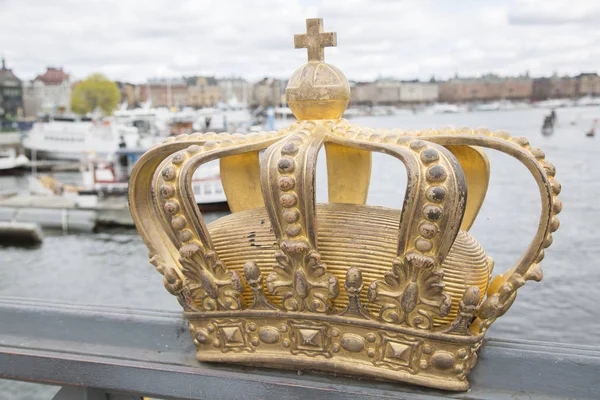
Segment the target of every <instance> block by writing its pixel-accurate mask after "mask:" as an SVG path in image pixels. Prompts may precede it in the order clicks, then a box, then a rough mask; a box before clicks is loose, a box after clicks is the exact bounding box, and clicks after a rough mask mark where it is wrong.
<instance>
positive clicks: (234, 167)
mask: <svg viewBox="0 0 600 400" xmlns="http://www.w3.org/2000/svg"><path fill="white" fill-rule="evenodd" d="M307 28H308V33H307V35H306V36H299V37H297V38H296V39H295V44H296V46H297V47H307V48H308V49H309V64H307V66H310V68H309V67H307V66H304V67H302V68H301V72H300V73H297V74H295V76H294V78H293V79H292V80H291V81H290V82H291V84H290V85H291V87H288V90H287V95H288V99H289V100H290V105H291V107H292V110H293V111H294V113H295V115H296V116H297V117H298V118H299V119H300V121H299V122H296V123H294V124H292V125H291V126H290V127H289V128H286V129H282V130H280V131H278V132H262V133H253V134H249V135H241V134H234V135H230V134H226V133H223V134H216V133H208V134H192V135H189V136H186V135H182V136H178V137H176V138H169V139H167V140H166V141H165V142H164V143H162V144H160V145H157V146H156V147H154V148H153V149H151V150H150V151H148V152H147V153H146V154H145V155H144V156H142V158H141V159H140V160H139V161H138V163H137V164H136V166H135V168H134V172H133V174H132V177H131V182H130V191H129V196H130V208H131V212H132V215H133V218H134V220H135V222H136V225H137V227H138V230H139V232H140V235H141V236H142V238H143V239H144V241H145V243H146V244H147V246H148V248H149V249H150V255H151V259H150V260H151V262H152V264H154V265H155V266H156V268H157V270H158V271H159V272H160V273H161V274H162V275H163V277H164V285H165V287H166V289H167V290H168V291H169V292H170V293H172V294H173V295H175V296H176V297H177V298H178V300H179V302H180V304H181V305H182V307H183V308H184V311H185V316H186V318H187V319H188V320H189V322H190V328H191V331H192V334H193V340H194V343H195V344H196V347H197V353H196V357H197V358H198V360H201V361H219V362H240V363H247V364H252V365H264V366H273V367H282V366H284V367H288V368H294V369H311V370H323V371H331V372H336V373H349V374H357V375H363V376H372V377H375V378H385V379H392V380H400V381H405V382H410V383H416V384H421V385H425V386H430V387H436V388H442V389H448V390H466V389H467V388H468V382H467V379H466V377H467V374H468V373H469V371H470V369H471V368H472V367H473V366H474V365H475V362H476V360H477V354H476V353H477V350H478V349H479V347H480V346H481V344H482V340H483V337H484V334H485V332H486V330H487V329H488V328H489V326H490V325H491V324H492V323H493V322H494V321H495V320H496V318H498V317H499V316H501V315H502V314H504V313H505V312H506V311H507V310H508V308H510V306H511V305H512V302H513V301H514V299H515V296H516V291H517V289H518V288H519V287H521V286H523V285H524V284H525V283H526V282H527V281H529V280H536V281H539V280H540V279H542V271H541V267H540V264H539V263H540V261H541V260H542V258H543V256H544V249H545V248H546V247H548V246H550V244H551V243H552V232H554V231H556V229H558V226H559V222H558V219H557V218H556V214H558V213H559V212H560V211H561V208H562V205H561V203H560V201H559V200H558V199H557V197H556V196H557V195H558V194H559V193H560V184H558V183H557V182H556V181H555V180H554V175H555V169H554V167H553V166H552V164H550V163H549V162H547V161H546V160H545V156H544V153H543V152H542V151H541V150H539V149H537V148H534V147H532V146H530V145H529V142H528V141H527V139H525V138H522V137H515V138H512V137H510V136H509V135H508V134H507V133H506V132H504V131H496V132H491V131H489V130H487V129H478V130H476V131H473V130H472V129H470V128H460V129H458V130H453V129H449V128H446V129H442V130H431V129H430V130H423V131H401V130H392V131H388V130H385V129H377V130H372V129H368V128H363V127H360V126H357V125H352V124H350V123H349V122H347V121H345V120H343V119H339V117H340V116H341V114H342V113H343V110H344V108H345V106H346V103H347V96H346V92H344V90H343V89H344V87H345V86H344V85H347V82H346V80H345V78H343V75H340V74H341V73H340V74H337V72H336V73H331V74H330V73H329V72H331V71H338V70H337V69H333V67H331V66H327V65H326V64H324V63H323V51H322V50H323V49H322V47H324V46H327V45H334V44H335V36H334V35H333V34H323V33H322V22H321V21H320V20H309V21H308V22H307ZM324 66H325V67H324ZM320 68H325V69H323V71H329V72H324V75H325V78H324V79H325V80H328V82H329V83H330V84H331V85H330V86H331V87H327V86H328V85H327V84H325V85H324V84H323V83H324V81H323V80H322V79H321V77H320V75H319V74H315V71H317V70H319V69H320ZM342 78H343V79H342ZM348 94H349V91H348ZM322 147H325V148H326V152H327V156H328V160H327V169H328V184H329V200H330V202H329V203H327V204H319V205H317V204H316V203H315V182H316V178H315V173H316V172H315V170H316V162H317V155H318V153H319V150H320V149H321V148H322ZM484 148H490V149H494V150H498V151H502V152H504V153H507V154H509V155H511V156H513V157H515V158H516V159H518V160H519V161H521V162H522V163H523V164H524V165H525V166H526V167H527V168H528V169H529V171H530V172H531V174H532V175H533V177H534V178H535V180H536V182H537V184H538V188H539V190H540V196H541V199H542V212H541V216H540V221H539V227H538V231H537V232H536V235H535V237H534V238H533V241H532V243H531V244H530V247H529V248H528V250H527V252H526V253H525V254H524V255H523V256H522V257H521V259H520V260H519V261H518V262H517V264H516V265H515V266H514V267H513V268H511V269H509V270H508V272H506V273H504V274H502V275H498V276H496V277H495V278H493V279H491V280H490V277H491V273H492V266H493V262H492V260H491V258H489V257H487V256H486V255H485V253H484V251H483V249H482V248H481V246H480V245H479V244H478V243H477V241H476V240H475V239H474V238H473V237H471V235H470V234H469V233H467V231H468V229H469V228H470V226H471V225H472V223H473V221H474V220H475V218H476V216H477V213H478V211H479V208H480V207H481V204H482V202H483V200H484V197H485V193H486V190H487V185H488V181H489V163H488V160H487V157H486V156H485V153H484V151H483V149H484ZM262 150H264V154H263V155H262V158H261V162H260V163H259V160H258V156H257V154H259V152H260V151H262ZM371 152H382V153H386V154H388V155H391V156H393V157H396V158H398V159H399V160H400V161H401V162H403V163H404V165H405V166H406V171H407V175H408V187H407V190H406V195H405V198H404V204H403V207H402V209H401V210H391V209H385V208H382V207H372V206H366V205H364V202H365V199H366V195H367V191H368V184H369V179H370V165H371V157H370V153H371ZM214 159H221V160H222V161H221V165H222V174H223V181H224V187H225V190H226V194H227V196H228V199H229V201H230V202H231V204H232V210H233V211H234V213H233V214H232V215H230V216H228V217H225V218H223V219H221V220H218V221H215V222H213V223H212V224H210V225H209V226H208V227H207V226H206V225H205V224H204V222H203V219H202V215H201V213H200V211H199V209H198V207H197V205H196V204H195V201H194V196H193V193H192V190H191V179H192V174H193V172H194V170H195V169H196V168H198V167H199V166H200V165H201V164H203V163H206V162H209V161H211V160H214ZM259 164H260V165H259ZM467 192H468V194H469V196H467Z"/></svg>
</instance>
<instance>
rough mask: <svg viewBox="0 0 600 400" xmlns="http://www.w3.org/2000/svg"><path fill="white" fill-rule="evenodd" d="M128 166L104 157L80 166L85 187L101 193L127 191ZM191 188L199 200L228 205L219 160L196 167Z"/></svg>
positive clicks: (199, 202) (108, 193)
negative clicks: (117, 163) (106, 159)
mask: <svg viewBox="0 0 600 400" xmlns="http://www.w3.org/2000/svg"><path fill="white" fill-rule="evenodd" d="M123 169H125V170H123ZM129 170H130V166H123V165H116V164H115V163H113V162H109V161H105V160H89V161H88V162H87V163H85V164H83V165H82V168H81V174H82V182H83V189H84V191H86V192H94V193H97V194H100V195H111V194H116V195H122V194H126V193H127V188H128V183H129V174H128V173H129ZM192 190H193V192H194V197H195V199H196V203H197V204H200V205H212V206H219V205H220V206H226V204H227V198H226V197H225V191H224V190H223V184H222V183H221V174H220V167H219V160H214V161H211V162H209V163H207V164H205V165H202V166H201V167H200V168H198V169H197V170H196V172H195V173H194V175H193V177H192Z"/></svg>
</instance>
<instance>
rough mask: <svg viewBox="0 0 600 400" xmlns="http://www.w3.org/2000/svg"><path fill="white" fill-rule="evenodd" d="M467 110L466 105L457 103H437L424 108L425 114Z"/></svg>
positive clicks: (452, 112)
mask: <svg viewBox="0 0 600 400" xmlns="http://www.w3.org/2000/svg"><path fill="white" fill-rule="evenodd" d="M464 111H466V107H465V106H458V105H456V104H448V103H435V104H434V105H432V106H430V107H428V108H426V109H424V110H423V113H424V114H454V113H458V112H464Z"/></svg>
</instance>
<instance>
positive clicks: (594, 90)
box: [575, 72, 600, 97]
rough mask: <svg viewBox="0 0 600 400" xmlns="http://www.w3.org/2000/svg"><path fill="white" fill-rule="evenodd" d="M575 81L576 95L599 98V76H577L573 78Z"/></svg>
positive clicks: (585, 74)
mask: <svg viewBox="0 0 600 400" xmlns="http://www.w3.org/2000/svg"><path fill="white" fill-rule="evenodd" d="M575 79H576V80H577V95H578V96H579V97H583V96H600V76H598V74H596V73H595V72H592V73H590V72H587V73H582V74H579V75H577V76H576V77H575Z"/></svg>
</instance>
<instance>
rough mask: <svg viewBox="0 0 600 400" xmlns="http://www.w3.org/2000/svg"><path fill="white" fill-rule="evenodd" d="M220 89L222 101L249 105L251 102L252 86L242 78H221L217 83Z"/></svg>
mask: <svg viewBox="0 0 600 400" xmlns="http://www.w3.org/2000/svg"><path fill="white" fill-rule="evenodd" d="M217 83H218V85H219V87H220V88H221V95H222V98H223V101H225V102H231V101H237V102H238V103H244V104H250V103H251V101H252V85H251V84H250V83H249V82H248V81H247V80H245V79H242V78H223V79H219V80H218V81H217Z"/></svg>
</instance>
